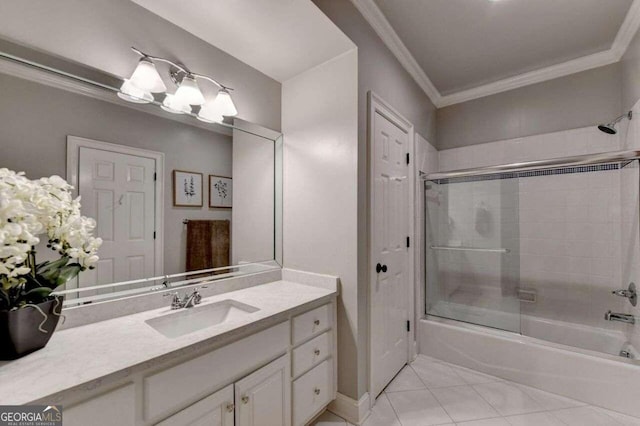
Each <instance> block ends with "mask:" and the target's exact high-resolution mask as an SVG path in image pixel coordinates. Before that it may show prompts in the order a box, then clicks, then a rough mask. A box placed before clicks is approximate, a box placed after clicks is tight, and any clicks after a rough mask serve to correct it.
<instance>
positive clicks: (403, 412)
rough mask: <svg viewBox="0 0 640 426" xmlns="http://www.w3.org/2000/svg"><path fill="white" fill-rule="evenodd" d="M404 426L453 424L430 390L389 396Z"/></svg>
mask: <svg viewBox="0 0 640 426" xmlns="http://www.w3.org/2000/svg"><path fill="white" fill-rule="evenodd" d="M387 398H389V401H390V402H391V406H392V407H393V409H394V411H395V412H396V414H397V415H398V417H399V418H400V423H402V426H427V425H441V424H446V423H451V418H450V417H449V416H448V415H447V413H446V411H444V409H443V408H442V407H441V406H440V404H438V401H436V399H435V398H434V397H433V395H432V394H431V392H429V391H428V390H419V391H405V392H392V393H389V394H387Z"/></svg>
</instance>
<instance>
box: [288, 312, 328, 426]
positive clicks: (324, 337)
mask: <svg viewBox="0 0 640 426" xmlns="http://www.w3.org/2000/svg"><path fill="white" fill-rule="evenodd" d="M335 321H336V311H335V305H334V304H331V303H329V304H326V305H323V306H320V307H318V308H316V309H313V310H310V311H308V312H305V313H303V314H301V315H298V316H296V317H294V318H293V319H292V333H291V340H292V342H291V343H292V346H293V349H292V365H293V368H292V372H293V377H292V379H293V381H292V388H293V391H292V395H293V410H292V419H293V426H304V425H305V424H307V423H308V422H309V421H310V420H311V419H313V418H314V417H315V416H316V415H317V414H319V413H320V412H321V411H322V410H324V409H325V407H326V406H327V404H329V402H331V401H333V400H334V399H335V397H336V366H335V345H336V337H335V336H336V334H335V330H334V326H333V325H334V324H335Z"/></svg>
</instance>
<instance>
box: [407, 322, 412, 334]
mask: <svg viewBox="0 0 640 426" xmlns="http://www.w3.org/2000/svg"><path fill="white" fill-rule="evenodd" d="M409 331H411V321H409V320H407V332H409Z"/></svg>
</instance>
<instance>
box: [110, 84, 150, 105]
mask: <svg viewBox="0 0 640 426" xmlns="http://www.w3.org/2000/svg"><path fill="white" fill-rule="evenodd" d="M118 97H119V98H120V99H124V100H125V101H128V102H133V103H135V104H148V103H151V102H153V95H152V94H151V92H145V91H144V90H142V89H139V88H138V87H136V86H134V85H133V84H132V83H131V80H129V79H127V80H125V81H124V82H123V83H122V86H120V91H119V92H118Z"/></svg>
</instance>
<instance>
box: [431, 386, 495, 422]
mask: <svg viewBox="0 0 640 426" xmlns="http://www.w3.org/2000/svg"><path fill="white" fill-rule="evenodd" d="M431 393H433V395H434V396H435V397H436V399H437V400H438V402H439V403H440V405H442V408H444V409H445V411H446V412H447V414H449V416H450V417H451V418H452V419H453V420H454V421H455V422H464V421H468V420H478V419H486V418H491V417H499V416H500V414H499V413H498V412H497V411H496V410H494V409H493V407H491V405H489V404H488V403H487V402H486V401H485V400H484V399H482V397H481V396H480V395H479V394H478V392H476V391H475V390H474V389H473V388H472V387H471V386H468V385H467V386H453V387H446V388H437V389H433V390H432V391H431Z"/></svg>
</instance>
